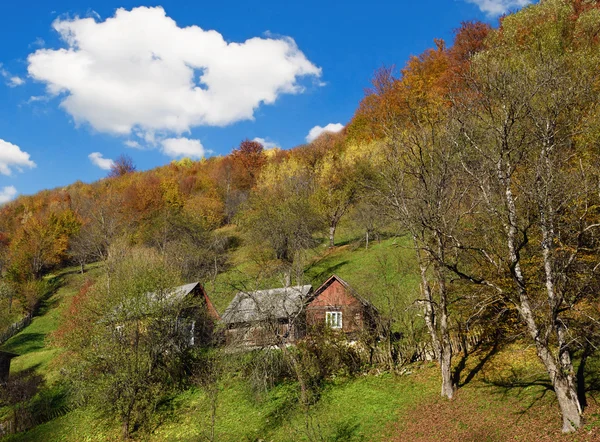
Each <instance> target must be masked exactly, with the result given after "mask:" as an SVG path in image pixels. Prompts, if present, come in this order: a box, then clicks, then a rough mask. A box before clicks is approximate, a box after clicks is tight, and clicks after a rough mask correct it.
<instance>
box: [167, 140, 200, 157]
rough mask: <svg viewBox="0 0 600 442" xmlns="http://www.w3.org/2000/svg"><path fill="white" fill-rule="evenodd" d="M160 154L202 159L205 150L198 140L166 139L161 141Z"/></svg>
mask: <svg viewBox="0 0 600 442" xmlns="http://www.w3.org/2000/svg"><path fill="white" fill-rule="evenodd" d="M161 145H162V152H163V153H164V154H165V155H168V156H170V157H173V158H175V157H189V158H202V157H203V156H204V153H205V150H204V146H202V143H201V142H200V141H199V140H190V139H189V138H167V139H165V140H162V141H161Z"/></svg>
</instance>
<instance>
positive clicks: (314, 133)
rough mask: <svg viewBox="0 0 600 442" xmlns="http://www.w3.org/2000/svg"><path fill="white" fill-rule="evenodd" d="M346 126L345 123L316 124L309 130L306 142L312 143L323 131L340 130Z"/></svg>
mask: <svg viewBox="0 0 600 442" xmlns="http://www.w3.org/2000/svg"><path fill="white" fill-rule="evenodd" d="M343 128H344V125H343V124H341V123H329V124H328V125H327V126H325V127H321V126H315V127H313V128H312V129H311V130H310V131H308V135H307V136H306V142H307V143H310V142H311V141H313V140H315V139H317V138H318V137H319V135H321V134H322V133H323V132H334V133H336V132H339V131H341V130H342V129H343Z"/></svg>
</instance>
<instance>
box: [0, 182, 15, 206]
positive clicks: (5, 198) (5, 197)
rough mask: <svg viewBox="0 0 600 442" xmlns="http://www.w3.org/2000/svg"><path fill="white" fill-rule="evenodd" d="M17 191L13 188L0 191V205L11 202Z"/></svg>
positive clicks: (9, 187)
mask: <svg viewBox="0 0 600 442" xmlns="http://www.w3.org/2000/svg"><path fill="white" fill-rule="evenodd" d="M17 193H18V192H17V189H15V187H14V186H8V187H3V188H2V189H0V205H2V204H5V203H7V202H9V201H11V200H13V199H14V198H15V197H16V196H17Z"/></svg>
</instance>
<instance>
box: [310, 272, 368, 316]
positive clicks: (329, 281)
mask: <svg viewBox="0 0 600 442" xmlns="http://www.w3.org/2000/svg"><path fill="white" fill-rule="evenodd" d="M334 281H337V282H339V283H340V284H342V285H343V286H344V288H345V289H346V290H347V291H348V293H350V295H351V296H353V297H354V298H356V299H357V300H358V301H359V302H360V303H361V304H362V305H364V306H365V307H370V308H372V309H375V306H374V305H373V304H371V303H370V302H369V301H367V300H366V299H365V298H363V297H362V296H360V295H359V294H358V293H356V290H354V289H353V288H352V286H351V285H350V284H348V283H347V282H346V281H344V280H343V279H342V278H340V277H339V276H337V275H331V276H330V277H329V279H327V281H325V282H324V283H323V284H321V287H319V288H318V289H317V290H315V295H314V298H317V297H318V296H319V295H320V294H321V293H323V291H324V290H325V289H327V287H329V286H330V285H331V284H332V283H333V282H334ZM375 310H376V309H375Z"/></svg>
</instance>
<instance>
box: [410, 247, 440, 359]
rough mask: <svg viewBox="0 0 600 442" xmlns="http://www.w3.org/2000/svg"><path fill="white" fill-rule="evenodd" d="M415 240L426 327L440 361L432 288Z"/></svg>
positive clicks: (434, 351)
mask: <svg viewBox="0 0 600 442" xmlns="http://www.w3.org/2000/svg"><path fill="white" fill-rule="evenodd" d="M414 240H415V251H416V253H417V260H418V261H419V269H420V272H421V294H422V295H423V301H422V302H423V313H424V318H425V325H426V326H427V331H428V332H429V336H430V337H431V345H432V347H433V356H434V358H435V359H437V360H440V356H441V353H442V352H441V344H440V340H439V337H438V335H437V331H436V317H435V311H434V309H433V297H432V295H431V286H430V285H429V281H428V279H427V266H426V265H425V263H424V262H423V259H422V257H421V252H420V251H419V248H418V246H417V240H416V238H415V239H414Z"/></svg>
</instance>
